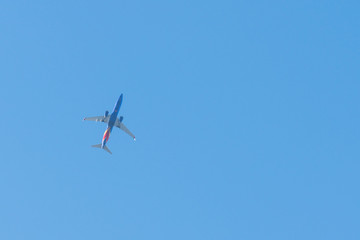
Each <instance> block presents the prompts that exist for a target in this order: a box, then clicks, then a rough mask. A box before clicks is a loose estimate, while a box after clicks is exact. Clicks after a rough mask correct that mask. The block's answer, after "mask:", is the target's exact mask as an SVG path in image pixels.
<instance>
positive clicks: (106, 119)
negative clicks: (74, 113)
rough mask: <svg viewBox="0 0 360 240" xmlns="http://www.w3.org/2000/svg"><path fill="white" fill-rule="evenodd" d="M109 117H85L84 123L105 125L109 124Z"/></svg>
mask: <svg viewBox="0 0 360 240" xmlns="http://www.w3.org/2000/svg"><path fill="white" fill-rule="evenodd" d="M109 118H110V117H109V116H107V117H104V116H97V117H86V118H84V121H95V122H104V123H107V122H109Z"/></svg>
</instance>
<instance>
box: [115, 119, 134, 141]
mask: <svg viewBox="0 0 360 240" xmlns="http://www.w3.org/2000/svg"><path fill="white" fill-rule="evenodd" d="M115 127H118V128H120V129H121V130H123V131H124V132H126V133H127V134H129V135H130V136H131V137H132V138H133V139H134V141H135V140H136V138H135V135H134V134H132V133H131V132H130V130H129V129H127V127H126V126H125V125H124V124H123V123H122V122H120V120H119V118H117V119H116V122H115Z"/></svg>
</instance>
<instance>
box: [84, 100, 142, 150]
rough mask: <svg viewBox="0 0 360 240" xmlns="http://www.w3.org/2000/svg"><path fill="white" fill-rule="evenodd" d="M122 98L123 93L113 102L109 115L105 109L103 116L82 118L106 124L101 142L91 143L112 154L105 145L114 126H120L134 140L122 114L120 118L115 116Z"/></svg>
mask: <svg viewBox="0 0 360 240" xmlns="http://www.w3.org/2000/svg"><path fill="white" fill-rule="evenodd" d="M122 100H123V94H121V95H120V97H119V99H118V100H117V102H116V104H115V107H114V110H113V112H112V113H111V114H110V115H109V111H105V115H104V116H97V117H85V118H84V121H96V122H103V123H107V124H108V126H107V129H106V131H105V133H104V136H103V139H102V143H100V144H96V145H92V147H95V148H101V149H104V150H105V151H107V152H108V153H110V154H112V153H111V151H110V149H109V148H108V147H107V146H106V143H107V142H108V141H109V137H110V133H111V131H112V129H113V127H114V126H115V127H118V128H120V129H121V130H123V131H124V132H126V133H127V134H129V135H130V136H131V137H132V138H133V139H134V141H136V138H135V136H134V134H132V133H131V132H130V131H129V129H127V127H125V125H124V124H123V123H122V121H123V119H124V117H123V116H120V118H118V117H117V115H118V113H119V110H120V107H121V103H122Z"/></svg>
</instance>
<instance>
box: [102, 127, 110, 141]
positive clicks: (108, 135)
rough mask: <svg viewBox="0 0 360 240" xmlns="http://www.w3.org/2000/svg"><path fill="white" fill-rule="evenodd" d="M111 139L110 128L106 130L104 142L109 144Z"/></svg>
mask: <svg viewBox="0 0 360 240" xmlns="http://www.w3.org/2000/svg"><path fill="white" fill-rule="evenodd" d="M109 137H110V128H108V129H106V131H105V133H104V136H103V141H105V142H107V141H108V140H109Z"/></svg>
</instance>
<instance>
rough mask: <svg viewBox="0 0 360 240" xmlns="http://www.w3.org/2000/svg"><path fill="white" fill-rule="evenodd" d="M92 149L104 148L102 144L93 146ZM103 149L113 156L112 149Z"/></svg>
mask: <svg viewBox="0 0 360 240" xmlns="http://www.w3.org/2000/svg"><path fill="white" fill-rule="evenodd" d="M92 147H94V148H102V144H101V143H100V144H96V145H92ZM102 149H104V150H105V151H107V152H108V153H110V154H112V152H111V151H110V149H109V148H108V147H107V146H106V145H105V146H104V148H102Z"/></svg>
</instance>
